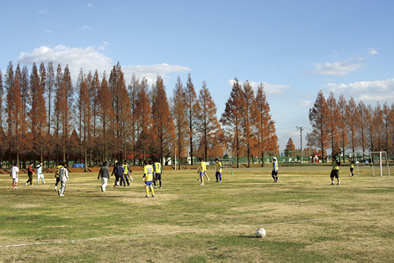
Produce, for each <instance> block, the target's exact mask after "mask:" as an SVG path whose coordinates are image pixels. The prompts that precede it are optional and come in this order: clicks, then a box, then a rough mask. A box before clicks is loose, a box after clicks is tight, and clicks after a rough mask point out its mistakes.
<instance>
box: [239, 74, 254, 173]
mask: <svg viewBox="0 0 394 263" xmlns="http://www.w3.org/2000/svg"><path fill="white" fill-rule="evenodd" d="M241 101H242V107H241V113H242V116H243V118H242V120H241V123H242V125H241V129H242V133H243V136H242V138H243V143H244V145H245V148H246V156H247V157H248V167H250V156H251V153H252V151H253V148H254V146H255V145H256V137H255V127H254V125H253V124H254V121H253V118H254V117H253V116H256V115H257V108H256V104H255V97H254V92H253V89H252V85H251V84H250V82H249V81H246V82H245V83H244V84H243V88H242V98H241Z"/></svg>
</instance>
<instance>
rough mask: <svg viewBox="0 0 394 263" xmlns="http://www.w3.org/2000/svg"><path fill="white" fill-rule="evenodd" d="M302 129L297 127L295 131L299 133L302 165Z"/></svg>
mask: <svg viewBox="0 0 394 263" xmlns="http://www.w3.org/2000/svg"><path fill="white" fill-rule="evenodd" d="M304 129H305V128H304V127H298V126H297V131H300V145H301V163H302V131H303V130H304Z"/></svg>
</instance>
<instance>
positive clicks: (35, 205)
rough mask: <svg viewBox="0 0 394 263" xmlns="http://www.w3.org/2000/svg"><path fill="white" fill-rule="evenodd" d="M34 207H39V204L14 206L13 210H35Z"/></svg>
mask: <svg viewBox="0 0 394 263" xmlns="http://www.w3.org/2000/svg"><path fill="white" fill-rule="evenodd" d="M35 207H41V205H39V204H16V205H15V206H14V208H18V209H26V208H35Z"/></svg>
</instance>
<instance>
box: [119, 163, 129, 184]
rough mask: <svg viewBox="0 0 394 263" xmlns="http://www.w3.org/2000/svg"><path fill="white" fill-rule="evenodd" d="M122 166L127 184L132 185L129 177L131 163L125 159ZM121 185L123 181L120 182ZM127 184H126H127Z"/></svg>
mask: <svg viewBox="0 0 394 263" xmlns="http://www.w3.org/2000/svg"><path fill="white" fill-rule="evenodd" d="M122 167H123V178H124V181H126V183H127V186H130V181H129V178H128V177H129V165H128V164H127V161H126V160H125V161H124V163H123V165H122ZM120 185H122V181H121V182H120ZM125 186H126V184H125Z"/></svg>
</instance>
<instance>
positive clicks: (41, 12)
mask: <svg viewBox="0 0 394 263" xmlns="http://www.w3.org/2000/svg"><path fill="white" fill-rule="evenodd" d="M38 14H40V15H46V14H48V8H45V9H41V10H38Z"/></svg>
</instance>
